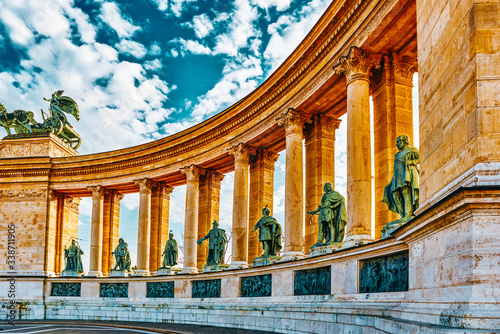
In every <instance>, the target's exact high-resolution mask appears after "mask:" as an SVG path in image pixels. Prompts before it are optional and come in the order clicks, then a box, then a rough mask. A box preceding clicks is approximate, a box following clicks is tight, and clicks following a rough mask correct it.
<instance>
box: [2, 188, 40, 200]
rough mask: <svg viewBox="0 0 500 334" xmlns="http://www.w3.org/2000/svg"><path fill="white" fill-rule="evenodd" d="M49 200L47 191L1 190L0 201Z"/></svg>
mask: <svg viewBox="0 0 500 334" xmlns="http://www.w3.org/2000/svg"><path fill="white" fill-rule="evenodd" d="M39 198H47V189H0V199H9V200H11V199H20V200H22V199H39Z"/></svg>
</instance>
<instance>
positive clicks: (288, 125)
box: [276, 108, 305, 136]
mask: <svg viewBox="0 0 500 334" xmlns="http://www.w3.org/2000/svg"><path fill="white" fill-rule="evenodd" d="M276 121H277V122H278V125H279V126H284V127H285V134H286V136H288V135H290V134H300V135H302V134H303V130H302V129H303V127H304V123H305V118H304V116H303V115H302V113H301V112H300V111H298V110H296V109H293V108H288V110H287V111H283V112H282V113H281V115H280V116H279V117H278V118H276Z"/></svg>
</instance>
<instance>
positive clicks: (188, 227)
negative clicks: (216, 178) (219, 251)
mask: <svg viewBox="0 0 500 334" xmlns="http://www.w3.org/2000/svg"><path fill="white" fill-rule="evenodd" d="M181 172H182V173H183V174H185V175H186V180H187V184H186V215H185V218H184V219H185V221H184V266H183V268H182V270H181V273H182V274H197V273H198V268H197V263H196V253H197V250H198V249H197V247H198V245H197V244H196V241H197V237H198V203H199V192H200V175H201V174H203V173H204V169H203V168H201V167H198V166H195V165H191V166H189V167H183V168H181Z"/></svg>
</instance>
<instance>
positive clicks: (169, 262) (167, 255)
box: [160, 231, 178, 269]
mask: <svg viewBox="0 0 500 334" xmlns="http://www.w3.org/2000/svg"><path fill="white" fill-rule="evenodd" d="M177 254H178V247H177V240H175V239H174V233H173V232H172V231H170V233H169V234H168V240H167V243H166V244H165V250H164V251H163V254H162V255H164V257H163V266H162V267H161V268H160V269H167V268H170V267H172V266H175V265H176V264H177Z"/></svg>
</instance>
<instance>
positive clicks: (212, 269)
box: [203, 264, 239, 273]
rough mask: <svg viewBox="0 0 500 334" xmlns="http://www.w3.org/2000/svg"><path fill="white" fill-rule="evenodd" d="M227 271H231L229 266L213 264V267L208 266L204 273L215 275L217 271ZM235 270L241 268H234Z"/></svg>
mask: <svg viewBox="0 0 500 334" xmlns="http://www.w3.org/2000/svg"><path fill="white" fill-rule="evenodd" d="M225 269H231V268H230V266H229V265H228V264H212V265H206V266H205V267H203V272H204V273H213V272H216V271H222V270H225ZM234 269H239V268H234Z"/></svg>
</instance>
